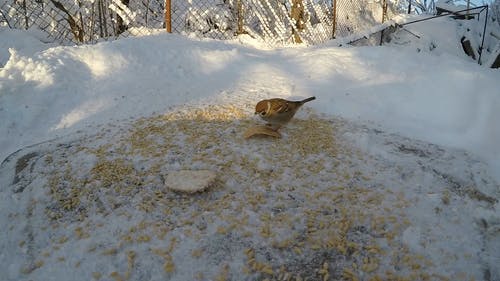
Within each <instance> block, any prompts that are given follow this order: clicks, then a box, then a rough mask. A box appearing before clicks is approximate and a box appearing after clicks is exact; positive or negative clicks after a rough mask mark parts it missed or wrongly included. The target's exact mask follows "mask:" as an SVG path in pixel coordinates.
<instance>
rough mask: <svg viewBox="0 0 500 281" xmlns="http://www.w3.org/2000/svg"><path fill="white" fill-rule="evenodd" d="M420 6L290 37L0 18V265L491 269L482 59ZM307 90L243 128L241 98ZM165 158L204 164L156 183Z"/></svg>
mask: <svg viewBox="0 0 500 281" xmlns="http://www.w3.org/2000/svg"><path fill="white" fill-rule="evenodd" d="M427 24H428V25H425V26H421V27H420V28H419V27H417V26H415V27H413V29H412V31H413V32H416V33H418V34H419V35H422V40H415V39H408V38H407V37H406V36H405V35H404V34H400V36H401V37H400V38H399V41H398V42H399V43H398V44H393V45H392V46H384V47H357V48H337V47H330V46H328V44H326V45H325V46H316V47H297V48H288V49H272V48H268V47H266V48H263V46H261V45H260V43H258V42H255V41H252V40H251V39H248V38H244V39H242V40H241V42H219V41H200V40H194V39H186V38H183V37H181V36H177V35H166V34H162V35H154V36H149V37H141V38H130V39H124V40H119V41H116V42H110V43H101V44H97V45H92V46H76V47H52V48H49V46H45V45H44V44H38V43H26V44H24V43H20V44H19V43H18V42H32V41H30V40H33V38H32V37H30V36H31V35H30V34H26V33H23V32H14V31H8V30H1V31H0V32H1V33H0V35H1V36H2V39H3V38H9V40H7V41H4V40H2V41H1V43H0V46H1V47H2V49H1V50H0V52H1V53H0V54H1V56H0V58H1V59H2V61H1V64H2V65H3V68H2V69H0V120H2V123H1V125H0V147H1V151H0V156H1V157H0V158H2V159H3V158H5V157H7V156H9V155H10V157H8V158H6V160H5V161H4V162H3V164H2V166H1V167H0V187H1V190H0V224H1V228H2V232H0V249H1V251H0V272H3V273H4V274H3V275H2V276H4V277H2V278H6V280H62V279H65V280H92V279H96V280H98V279H101V280H110V279H116V280H118V279H120V278H121V279H122V280H123V279H129V280H165V279H167V280H168V279H170V280H197V279H198V280H226V279H227V280H254V279H265V278H268V279H278V280H287V278H292V277H293V278H296V277H297V276H300V277H301V278H310V279H314V280H318V279H323V280H338V279H342V278H344V279H346V280H355V278H358V279H359V280H370V279H372V280H377V279H376V278H379V280H388V279H391V278H393V279H399V280H401V279H404V278H407V279H408V280H417V279H425V278H428V279H429V280H440V279H442V280H469V279H471V278H473V279H476V280H499V279H500V272H499V271H498V266H497V265H498V264H500V256H499V255H498V253H499V252H500V238H499V231H500V230H499V229H500V213H499V209H498V198H499V197H500V195H499V186H498V183H497V181H495V179H497V180H498V178H500V164H499V160H498V159H500V156H499V155H500V148H499V147H500V146H498V143H499V142H500V129H499V127H498V125H497V120H500V118H499V117H500V116H499V115H500V113H499V112H500V111H498V108H499V107H500V96H499V95H498V78H500V77H499V75H500V74H499V72H498V70H492V69H487V68H484V67H481V66H479V65H477V64H476V63H475V62H474V61H472V60H470V59H469V58H467V57H465V56H464V55H463V54H461V53H460V52H459V49H458V50H457V47H456V45H454V44H453V42H454V40H452V38H453V37H451V38H450V36H451V35H450V34H449V33H450V30H454V23H453V22H452V21H449V20H447V19H443V20H442V21H441V22H439V23H437V24H435V25H433V24H432V23H427ZM429 25H430V26H429ZM409 28H410V27H409ZM441 28H442V29H441ZM443 30H444V31H443ZM429 31H433V32H432V33H429ZM440 32H442V33H440ZM426 34H429V35H427V36H425V35H426ZM439 34H441V36H439ZM26 38H30V39H26ZM10 39H11V40H10ZM24 40H26V41H24ZM5 42H8V43H5ZM33 42H36V41H33ZM431 43H432V44H431ZM431 45H432V46H433V47H432V48H429V46H431ZM30 46H31V48H30ZM8 48H11V49H10V50H9V49H8ZM312 95H314V96H316V97H317V100H316V101H314V102H311V103H308V104H307V106H305V107H304V108H303V109H302V110H301V111H300V112H299V113H298V114H297V118H296V120H294V121H293V122H291V123H290V124H289V125H288V126H287V127H285V128H283V129H282V131H281V133H282V136H283V137H282V138H281V139H277V140H276V139H268V138H251V139H248V140H246V139H244V138H243V132H244V131H245V130H246V129H247V128H248V127H249V126H253V125H255V124H260V123H261V121H260V120H258V119H257V118H255V117H254V116H253V110H254V108H253V106H254V105H255V103H256V102H257V101H258V100H260V99H263V98H269V97H284V98H299V97H307V96H312ZM44 141H46V142H44ZM18 149H21V150H20V151H19V152H17V153H15V154H11V153H12V152H14V151H16V150H18ZM183 169H190V170H193V169H200V170H204V169H208V170H213V171H215V172H217V174H218V179H217V182H216V184H215V185H214V186H213V187H212V188H211V189H209V190H207V191H205V192H204V193H200V194H196V195H182V194H177V193H174V192H172V191H169V190H168V189H166V188H165V186H164V184H163V183H164V178H165V177H166V176H167V175H168V173H169V171H178V170H183ZM219 278H220V279H219Z"/></svg>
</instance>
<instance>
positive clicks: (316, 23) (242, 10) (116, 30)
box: [0, 0, 397, 44]
mask: <svg viewBox="0 0 500 281" xmlns="http://www.w3.org/2000/svg"><path fill="white" fill-rule="evenodd" d="M388 7H389V8H388ZM396 10H397V3H395V2H389V0H0V25H4V26H9V27H11V28H21V29H30V28H36V29H39V30H42V31H44V32H45V33H47V35H48V36H49V38H51V39H52V40H54V41H58V42H60V43H78V44H81V43H95V42H98V41H101V40H109V39H114V38H118V37H128V36H134V35H142V34H149V33H151V32H158V31H164V30H165V28H166V27H168V28H169V29H171V30H172V31H173V32H176V33H185V34H192V35H195V36H199V37H208V38H215V39H231V38H234V37H235V36H238V35H240V34H248V35H250V36H252V37H254V38H259V39H262V40H263V41H265V42H268V43H270V44H288V43H299V42H304V43H308V44H316V43H321V42H324V41H326V40H329V39H332V38H335V37H343V36H347V35H351V34H352V33H355V32H359V31H361V30H363V29H366V28H369V27H371V26H373V25H376V24H380V23H382V22H383V21H384V20H386V19H388V18H390V17H391V16H392V15H393V14H395V13H396V12H397V11H396Z"/></svg>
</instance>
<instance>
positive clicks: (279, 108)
mask: <svg viewBox="0 0 500 281" xmlns="http://www.w3.org/2000/svg"><path fill="white" fill-rule="evenodd" d="M315 99H316V97H310V98H307V99H305V100H301V101H289V100H285V99H279V98H274V99H268V100H261V101H259V102H258V103H257V105H256V106H255V114H259V116H260V117H261V118H262V119H264V120H265V121H266V122H267V123H268V124H267V126H270V127H271V128H272V129H273V130H275V131H277V130H278V129H279V128H281V127H282V126H284V125H286V124H287V123H288V122H289V121H290V120H291V119H292V117H293V116H294V115H295V113H296V112H297V110H298V109H299V108H300V107H301V106H302V105H303V104H304V103H306V102H309V101H312V100H315Z"/></svg>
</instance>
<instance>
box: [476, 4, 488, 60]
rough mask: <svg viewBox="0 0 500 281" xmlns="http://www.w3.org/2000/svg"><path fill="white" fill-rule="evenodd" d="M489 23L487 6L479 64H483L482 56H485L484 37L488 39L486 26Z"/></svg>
mask: <svg viewBox="0 0 500 281" xmlns="http://www.w3.org/2000/svg"><path fill="white" fill-rule="evenodd" d="M487 23H488V5H486V17H484V27H483V40H481V48H480V49H479V51H480V52H479V58H478V59H477V62H478V63H479V64H481V55H482V54H483V46H484V37H486V25H487Z"/></svg>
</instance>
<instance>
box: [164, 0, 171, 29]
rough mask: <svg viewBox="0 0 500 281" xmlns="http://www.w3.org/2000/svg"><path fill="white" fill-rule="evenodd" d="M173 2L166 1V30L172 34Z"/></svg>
mask: <svg viewBox="0 0 500 281" xmlns="http://www.w3.org/2000/svg"><path fill="white" fill-rule="evenodd" d="M171 4H172V3H171V0H165V28H166V29H167V32H168V33H172V6H171Z"/></svg>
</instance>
